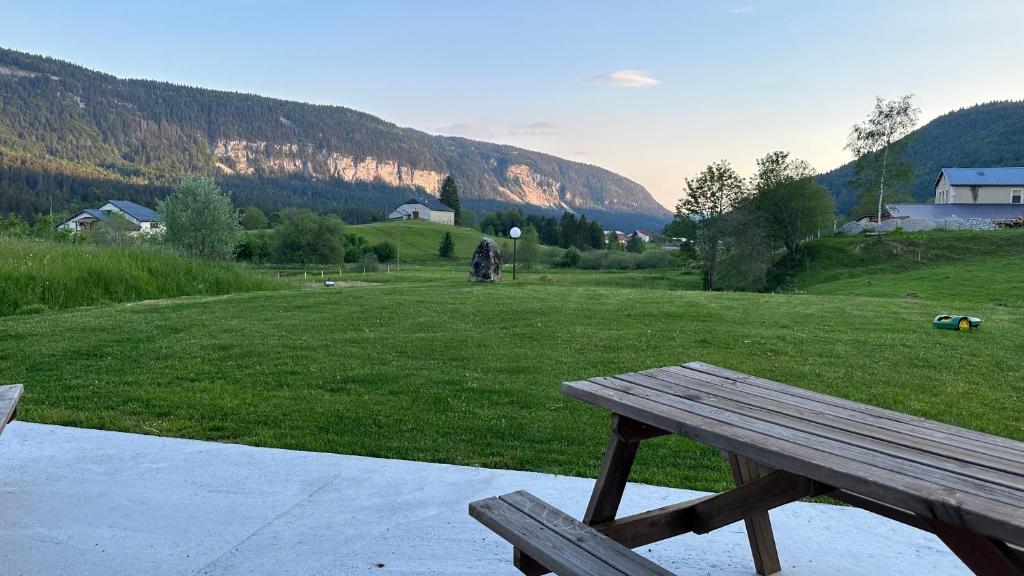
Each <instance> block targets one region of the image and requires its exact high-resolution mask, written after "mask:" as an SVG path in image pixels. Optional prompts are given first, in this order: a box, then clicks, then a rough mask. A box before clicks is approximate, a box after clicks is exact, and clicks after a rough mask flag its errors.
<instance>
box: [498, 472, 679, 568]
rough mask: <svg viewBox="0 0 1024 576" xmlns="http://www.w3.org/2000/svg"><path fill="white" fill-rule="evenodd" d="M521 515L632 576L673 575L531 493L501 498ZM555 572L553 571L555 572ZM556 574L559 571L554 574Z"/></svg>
mask: <svg viewBox="0 0 1024 576" xmlns="http://www.w3.org/2000/svg"><path fill="white" fill-rule="evenodd" d="M500 498H501V500H502V501H503V502H506V503H508V504H510V505H511V506H513V507H515V508H516V509H517V510H519V511H520V512H522V513H524V514H526V515H527V516H529V517H531V518H533V519H534V520H536V521H537V522H540V523H541V524H543V525H544V526H547V527H548V528H550V529H551V530H553V531H555V532H556V533H558V534H559V535H560V536H562V537H563V538H565V539H566V540H567V541H569V542H572V543H573V544H575V545H576V546H579V547H580V548H582V549H584V550H586V551H587V552H589V553H590V554H592V555H594V556H595V557H597V558H600V559H601V560H602V561H604V562H605V563H607V564H608V565H610V566H612V567H613V568H615V569H617V570H619V571H620V572H622V573H623V574H629V575H631V576H634V575H635V576H641V575H649V576H672V574H671V573H670V572H668V571H667V570H665V569H664V568H662V567H660V566H658V565H657V564H655V563H654V562H651V561H650V560H648V559H646V558H644V557H643V556H640V555H639V554H637V553H636V552H633V551H632V550H630V549H629V548H627V547H625V546H623V545H622V544H619V543H618V542H615V541H614V540H612V539H611V538H608V537H607V536H605V535H603V534H601V533H600V532H598V531H597V530H594V529H593V528H591V527H590V526H587V525H585V524H583V523H581V522H579V521H577V520H575V519H573V518H571V517H570V516H569V515H567V514H565V513H564V512H562V511H561V510H559V509H557V508H555V507H553V506H551V505H549V504H548V503H546V502H544V501H543V500H540V499H538V498H537V497H536V496H534V495H532V494H530V493H529V492H523V491H519V492H513V493H511V494H506V495H504V496H501V497H500ZM552 570H554V569H552ZM555 572H556V573H557V570H556V571H555Z"/></svg>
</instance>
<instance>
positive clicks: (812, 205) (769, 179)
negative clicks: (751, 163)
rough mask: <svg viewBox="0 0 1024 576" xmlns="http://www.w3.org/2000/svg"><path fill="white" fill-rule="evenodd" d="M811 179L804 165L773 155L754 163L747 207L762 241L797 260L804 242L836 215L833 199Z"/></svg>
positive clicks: (784, 154)
mask: <svg viewBox="0 0 1024 576" xmlns="http://www.w3.org/2000/svg"><path fill="white" fill-rule="evenodd" d="M814 176H815V172H814V169H813V168H811V165H810V164H808V163H807V162H804V161H803V160H796V159H791V158H790V156H789V153H788V152H782V151H776V152H771V153H769V154H767V155H765V156H764V157H763V158H761V159H759V160H758V161H757V173H756V174H755V175H754V177H753V178H752V179H751V182H750V186H751V188H752V189H753V194H752V195H751V196H750V198H749V200H748V202H747V205H748V206H749V208H750V209H751V210H752V211H753V213H754V215H755V216H756V218H757V219H758V220H759V224H760V226H762V227H763V235H764V237H765V238H766V239H767V240H769V241H770V242H773V243H775V244H776V245H777V244H782V245H783V246H785V247H786V250H788V251H789V253H790V254H792V255H793V256H794V257H797V258H799V257H800V256H801V247H802V246H803V242H804V240H806V239H807V238H808V237H810V236H811V235H812V234H814V233H815V232H816V231H818V230H821V229H822V228H827V227H828V226H829V225H830V224H831V223H832V218H833V215H834V214H835V203H834V202H833V200H832V195H831V194H829V192H828V190H827V189H826V188H825V187H824V186H822V185H820V184H818V183H817V182H816V181H815V180H814ZM749 224H750V221H749V220H748V221H747V225H748V226H749Z"/></svg>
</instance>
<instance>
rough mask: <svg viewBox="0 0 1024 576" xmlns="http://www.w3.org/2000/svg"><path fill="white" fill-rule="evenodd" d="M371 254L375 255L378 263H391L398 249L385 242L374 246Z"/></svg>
mask: <svg viewBox="0 0 1024 576" xmlns="http://www.w3.org/2000/svg"><path fill="white" fill-rule="evenodd" d="M373 253H374V254H376V255H377V261H378V262H392V261H394V259H395V255H396V254H398V249H397V248H396V247H395V245H394V244H392V243H391V242H388V241H387V240H385V241H383V242H379V243H377V244H376V245H374V247H373Z"/></svg>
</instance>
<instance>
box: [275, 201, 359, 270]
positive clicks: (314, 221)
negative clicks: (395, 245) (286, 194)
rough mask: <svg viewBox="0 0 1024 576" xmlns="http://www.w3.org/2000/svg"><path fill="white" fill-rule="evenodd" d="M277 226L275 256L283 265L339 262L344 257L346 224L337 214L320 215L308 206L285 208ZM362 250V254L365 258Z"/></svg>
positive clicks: (276, 260)
mask: <svg viewBox="0 0 1024 576" xmlns="http://www.w3.org/2000/svg"><path fill="white" fill-rule="evenodd" d="M280 214H281V224H279V225H278V226H277V227H276V228H274V243H273V248H272V258H273V261H274V262H277V263H281V264H337V263H339V262H341V261H342V260H343V259H344V255H345V246H344V242H343V236H344V224H343V223H342V221H341V218H339V217H338V216H336V215H334V214H329V215H327V216H323V217H321V216H318V215H317V214H315V213H314V212H313V211H312V210H309V209H306V208H287V209H285V210H281V212H280ZM362 255H363V252H362V251H360V254H359V256H360V257H362Z"/></svg>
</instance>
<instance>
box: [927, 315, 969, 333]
mask: <svg viewBox="0 0 1024 576" xmlns="http://www.w3.org/2000/svg"><path fill="white" fill-rule="evenodd" d="M932 326H933V327H935V328H941V329H943V330H959V331H961V332H966V331H968V330H974V329H977V328H980V327H981V318H974V317H973V316H960V315H957V314H939V315H938V316H936V317H935V320H932Z"/></svg>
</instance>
